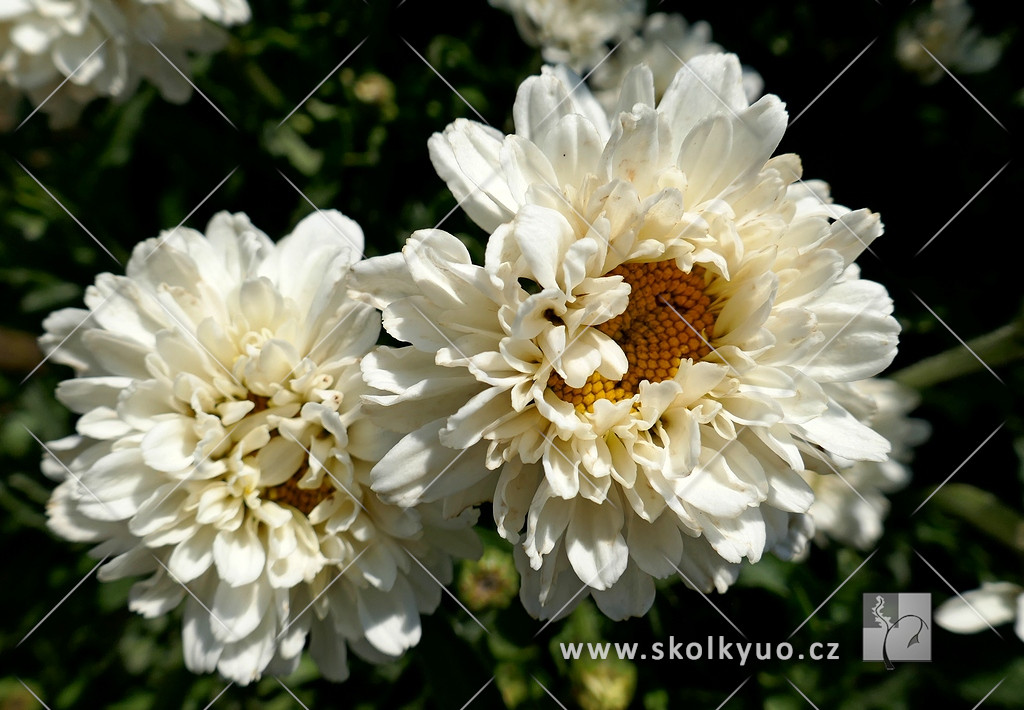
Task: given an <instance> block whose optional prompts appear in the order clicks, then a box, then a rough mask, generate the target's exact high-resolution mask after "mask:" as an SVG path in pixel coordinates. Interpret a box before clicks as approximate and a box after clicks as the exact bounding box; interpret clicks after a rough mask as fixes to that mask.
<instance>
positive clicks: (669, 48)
mask: <svg viewBox="0 0 1024 710" xmlns="http://www.w3.org/2000/svg"><path fill="white" fill-rule="evenodd" d="M723 51H725V50H723V49H722V47H721V45H718V44H716V43H714V42H712V41H711V25H709V24H708V23H707V22H704V21H700V22H694V23H693V24H692V25H691V24H689V23H688V22H687V21H686V19H685V18H684V17H683V16H682V15H680V14H677V13H673V14H667V13H663V12H656V13H654V14H652V15H650V16H649V17H648V18H647V19H646V20H644V26H643V28H642V29H641V31H640V34H638V35H635V36H633V37H630V38H629V39H627V40H626V41H624V42H623V43H622V44H621V45H619V47H618V49H616V50H615V51H614V52H613V53H612V54H611V55H609V56H608V58H607V59H605V60H604V61H603V62H601V63H600V64H598V65H597V67H596V68H595V69H594V71H593V72H592V73H591V74H590V75H589V76H588V78H587V82H588V83H589V84H590V88H591V90H592V91H593V92H594V97H595V98H596V99H597V100H598V101H600V102H601V106H602V107H603V108H604V109H605V110H606V111H613V110H614V109H615V104H616V103H617V102H618V100H619V87H620V86H622V80H623V79H624V78H625V77H626V74H628V73H629V71H630V69H632V68H633V67H635V66H636V65H637V64H641V63H645V64H647V66H649V67H650V68H651V74H652V76H653V77H654V97H655V99H657V100H660V99H661V97H662V96H664V95H665V91H666V90H667V89H668V87H669V84H671V83H672V79H674V78H675V75H676V72H678V71H679V68H680V67H681V66H682V65H683V63H684V62H687V61H689V60H691V59H693V58H694V57H696V56H699V55H701V54H721V53H722V52H723ZM743 88H744V92H745V93H746V95H747V99H748V100H750V101H754V100H755V99H756V98H757V97H758V96H760V95H761V92H762V91H763V89H764V81H763V80H762V79H761V75H760V74H758V73H757V72H756V71H754V70H753V69H751V68H749V67H743Z"/></svg>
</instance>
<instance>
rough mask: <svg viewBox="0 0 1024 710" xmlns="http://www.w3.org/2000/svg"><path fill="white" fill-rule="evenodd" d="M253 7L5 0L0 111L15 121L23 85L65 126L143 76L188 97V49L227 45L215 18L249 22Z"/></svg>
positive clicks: (194, 0) (226, 2) (205, 1)
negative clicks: (95, 101) (94, 103)
mask: <svg viewBox="0 0 1024 710" xmlns="http://www.w3.org/2000/svg"><path fill="white" fill-rule="evenodd" d="M249 15H250V12H249V6H248V4H247V3H246V0H4V2H3V3H2V4H0V100H2V101H3V102H4V106H3V107H0V119H2V120H4V122H5V123H6V124H8V125H9V124H10V123H11V122H13V120H14V113H15V111H14V108H13V104H14V102H16V101H17V100H18V98H19V95H20V94H21V93H24V94H27V95H28V97H29V99H30V100H31V101H32V103H33V104H35V105H36V106H39V105H40V104H41V105H42V110H43V111H44V112H46V113H48V114H49V115H50V120H51V123H52V124H53V125H55V126H58V127H64V126H68V125H70V124H72V123H74V121H75V120H76V119H77V118H78V115H79V113H80V112H81V110H82V108H83V107H84V106H85V104H87V103H88V102H89V101H91V100H93V99H94V98H97V97H100V96H107V97H113V98H116V99H125V98H127V97H128V96H130V95H131V94H133V93H134V92H135V90H136V87H137V86H138V83H139V81H140V80H141V79H147V80H149V81H151V82H153V83H154V84H155V85H156V86H157V87H158V88H159V89H160V93H161V94H162V95H163V97H164V98H165V99H167V100H168V101H173V102H175V103H183V102H184V101H186V100H187V99H188V98H189V96H191V93H192V87H191V86H190V85H189V83H188V81H187V80H186V79H185V77H183V76H182V75H181V74H180V73H179V72H178V69H180V70H181V71H184V72H187V70H188V65H189V62H190V59H189V55H190V54H192V53H201V54H208V53H211V52H214V51H216V50H218V49H220V48H221V47H222V46H223V44H224V42H225V40H226V36H225V34H224V32H223V31H222V30H221V28H220V27H218V26H217V24H220V25H233V24H237V23H240V22H246V21H248V19H249ZM214 23H217V24H214ZM150 43H152V44H155V45H156V46H157V47H159V48H160V51H161V52H163V53H164V54H165V55H166V57H167V59H165V58H164V57H161V56H160V54H159V53H158V52H157V51H156V50H154V49H153V47H152V46H151V44H150ZM168 60H170V61H168ZM171 62H173V66H172V64H171ZM65 80H66V82H67V83H66V84H64V85H63V86H61V87H60V89H59V90H56V89H57V87H58V86H59V85H60V84H61V83H62V82H64V81H65ZM55 90H56V92H55ZM51 94H52V96H51ZM4 127H5V125H3V124H0V128H4Z"/></svg>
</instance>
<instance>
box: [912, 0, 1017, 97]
mask: <svg viewBox="0 0 1024 710" xmlns="http://www.w3.org/2000/svg"><path fill="white" fill-rule="evenodd" d="M973 14H974V10H972V9H971V6H970V5H968V4H967V3H966V2H964V0H933V1H932V4H931V7H929V8H927V9H925V10H923V11H922V12H921V13H919V14H918V15H916V16H915V17H914V18H913V19H912V21H910V22H908V23H905V24H904V25H903V26H901V27H900V29H899V31H898V33H897V35H896V58H897V59H898V60H899V62H900V64H902V65H903V67H904V68H905V69H907V70H909V71H912V72H914V73H915V74H917V75H918V77H919V78H920V80H921V82H922V83H924V84H934V83H935V82H936V81H938V80H939V79H941V78H942V77H943V76H944V75H945V72H944V71H943V70H942V67H941V66H939V64H938V63H937V62H936V59H937V60H938V61H939V62H941V63H942V64H943V65H944V66H945V67H946V68H947V69H949V70H950V71H954V72H959V73H965V74H977V73H980V72H985V71H988V70H989V69H991V68H992V67H994V66H995V65H996V62H998V61H999V56H1000V55H1001V54H1002V52H1003V44H1002V42H1001V41H1000V40H999V39H997V38H995V37H984V36H982V34H981V31H980V30H979V29H978V28H977V27H971V26H970V24H971V16H972V15H973ZM926 50H927V51H926ZM929 52H930V53H931V55H932V56H929V54H928V53H929ZM932 57H934V59H933V58H932Z"/></svg>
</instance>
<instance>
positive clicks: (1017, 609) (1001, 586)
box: [935, 582, 1024, 641]
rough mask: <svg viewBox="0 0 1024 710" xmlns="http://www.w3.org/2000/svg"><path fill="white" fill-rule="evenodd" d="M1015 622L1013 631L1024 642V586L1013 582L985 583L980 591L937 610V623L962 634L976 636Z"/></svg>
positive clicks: (949, 601)
mask: <svg viewBox="0 0 1024 710" xmlns="http://www.w3.org/2000/svg"><path fill="white" fill-rule="evenodd" d="M1011 621H1012V622H1014V625H1013V630H1014V631H1015V632H1016V633H1017V636H1018V637H1019V638H1020V639H1021V641H1024V587H1022V586H1020V585H1019V584H1013V583H1012V582H985V583H983V584H982V585H981V587H980V588H979V589H972V590H971V591H969V592H964V594H963V599H961V598H960V597H953V598H952V599H948V600H946V601H944V602H943V603H942V604H940V605H939V608H938V609H936V610H935V623H936V624H938V625H939V626H941V627H942V628H944V629H946V630H947V631H954V632H956V633H958V634H973V633H977V632H978V631H982V630H984V629H987V628H989V627H990V626H999V625H1001V624H1008V623H1010V622H1011Z"/></svg>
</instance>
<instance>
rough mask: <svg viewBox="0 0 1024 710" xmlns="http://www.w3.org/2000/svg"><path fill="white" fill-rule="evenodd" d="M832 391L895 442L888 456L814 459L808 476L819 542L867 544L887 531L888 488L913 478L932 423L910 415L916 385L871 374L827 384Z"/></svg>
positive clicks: (915, 399) (890, 490)
mask: <svg viewBox="0 0 1024 710" xmlns="http://www.w3.org/2000/svg"><path fill="white" fill-rule="evenodd" d="M827 389H828V390H829V392H830V394H831V396H832V397H833V398H835V399H836V400H837V401H839V402H841V403H842V404H843V406H844V407H846V409H847V411H849V412H850V413H851V414H853V415H854V416H855V417H856V418H857V419H858V420H860V421H862V422H864V423H865V424H867V425H868V426H870V427H871V428H873V429H874V430H875V431H877V432H878V433H879V434H881V435H882V436H884V437H885V438H886V439H887V440H888V441H889V444H890V445H891V447H892V448H891V450H890V452H889V459H888V460H887V461H851V460H848V459H845V460H844V459H843V458H842V457H835V458H833V460H832V461H830V462H829V464H826V463H825V462H824V460H817V461H815V460H809V461H808V462H807V463H808V470H806V471H804V472H803V474H802V475H803V477H804V480H806V481H807V483H809V484H810V486H811V488H812V489H813V490H814V503H813V504H812V505H811V508H810V510H808V511H807V512H808V513H809V514H810V516H811V518H812V519H813V520H814V528H815V531H816V533H817V535H816V537H817V540H818V542H821V543H824V542H825V539H826V538H832V539H834V540H838V541H839V542H841V543H844V544H846V545H852V546H854V547H858V548H860V549H868V548H870V547H871V546H872V545H874V544H875V542H876V541H877V540H878V538H880V537H881V536H882V531H883V530H884V520H885V516H886V515H887V514H888V512H889V499H888V498H886V494H887V493H893V492H895V491H898V490H900V489H901V488H903V487H904V486H906V485H907V483H909V482H910V468H909V463H910V461H911V459H912V458H913V455H914V447H915V446H917V445H918V444H920V443H921V442H923V441H924V440H925V439H927V438H928V434H929V433H930V431H931V428H930V427H929V426H928V423H927V422H926V421H924V420H922V419H914V418H911V417H908V416H907V414H908V413H909V412H910V411H911V410H913V409H914V408H915V407H916V406H917V405H918V402H919V401H920V397H918V396H917V393H916V392H914V391H913V390H911V389H909V388H907V387H903V386H902V385H900V384H899V383H897V382H894V381H892V380H885V379H881V378H872V379H868V380H862V381H860V382H850V383H834V384H830V385H827Z"/></svg>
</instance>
